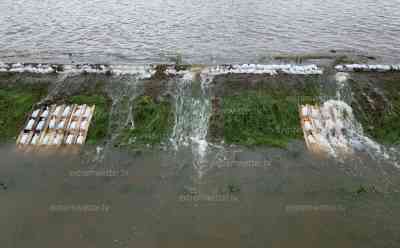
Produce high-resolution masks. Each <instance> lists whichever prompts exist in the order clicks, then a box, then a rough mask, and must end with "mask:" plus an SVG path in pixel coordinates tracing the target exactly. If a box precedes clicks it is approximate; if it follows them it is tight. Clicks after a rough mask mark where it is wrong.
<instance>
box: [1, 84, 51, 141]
mask: <svg viewBox="0 0 400 248" xmlns="http://www.w3.org/2000/svg"><path fill="white" fill-rule="evenodd" d="M46 94H47V86H45V87H44V86H43V85H39V84H38V85H29V86H24V87H22V86H20V87H7V88H2V89H0V141H6V140H9V139H13V138H15V137H16V136H18V132H19V130H20V129H21V127H22V126H23V125H24V122H25V119H26V116H27V114H28V113H29V112H30V111H31V110H32V107H33V106H34V105H35V104H36V103H37V102H38V101H39V100H40V99H41V98H42V97H44V96H45V95H46Z"/></svg>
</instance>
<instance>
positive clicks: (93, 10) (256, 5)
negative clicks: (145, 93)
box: [0, 0, 400, 63]
mask: <svg viewBox="0 0 400 248" xmlns="http://www.w3.org/2000/svg"><path fill="white" fill-rule="evenodd" d="M0 9H1V11H0V24H1V25H0V60H3V61H30V62H32V61H47V62H49V61H52V62H68V61H69V60H71V59H72V60H74V61H76V62H77V61H79V62H92V63H94V62H108V63H121V62H123V63H142V62H165V61H168V58H169V57H170V56H175V55H176V54H177V53H179V54H182V55H183V58H184V59H185V60H186V61H187V62H201V63H212V62H216V63H217V62H220V63H221V62H247V61H255V60H257V59H259V58H262V57H263V56H268V55H270V54H276V53H294V52H296V53H304V52H305V53H307V52H318V51H327V50H329V49H346V50H347V49H348V50H356V51H360V52H363V53H371V54H374V55H378V56H382V57H383V58H384V59H385V60H393V59H394V60H396V59H399V58H400V55H399V54H400V53H399V52H400V46H399V40H400V32H399V31H400V7H399V1H398V0H382V1H374V0H358V1H357V0H356V1H355V0H342V1H337V0H336V1H322V0H279V1H278V0H272V1H262V0H247V1H238V0H219V1H213V0H202V1H188V0H135V1H130V0H118V1H116V0H89V1H78V0H68V1H67V0H58V1H51V0H44V1H43V0H2V1H1V2H0ZM69 53H72V54H73V56H72V58H70V57H69Z"/></svg>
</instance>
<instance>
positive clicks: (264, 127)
mask: <svg viewBox="0 0 400 248" xmlns="http://www.w3.org/2000/svg"><path fill="white" fill-rule="evenodd" d="M316 83H317V82H313V81H311V82H307V83H306V84H305V85H304V87H303V88H301V89H296V90H295V91H293V89H290V88H286V87H284V86H282V87H273V88H269V89H262V90H247V91H243V92H241V93H239V94H236V95H230V96H224V97H222V103H221V111H220V118H211V120H212V122H214V123H211V126H214V127H216V128H221V129H222V136H223V140H224V141H225V142H226V143H228V144H239V145H245V146H257V145H266V146H273V147H280V148H285V147H286V146H287V144H288V143H289V142H290V141H291V140H293V139H301V138H302V136H303V133H302V130H301V127H300V120H299V113H298V103H299V101H300V102H302V103H314V102H316V101H318V95H319V90H318V84H316ZM218 122H219V124H218Z"/></svg>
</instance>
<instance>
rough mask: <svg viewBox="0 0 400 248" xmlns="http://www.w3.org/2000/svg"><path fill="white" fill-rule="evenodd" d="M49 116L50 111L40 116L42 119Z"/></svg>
mask: <svg viewBox="0 0 400 248" xmlns="http://www.w3.org/2000/svg"><path fill="white" fill-rule="evenodd" d="M48 116H49V110H47V109H46V110H45V111H44V112H43V113H42V114H41V115H40V117H43V118H47V117H48Z"/></svg>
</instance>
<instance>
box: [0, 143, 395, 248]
mask: <svg viewBox="0 0 400 248" xmlns="http://www.w3.org/2000/svg"><path fill="white" fill-rule="evenodd" d="M0 158H1V162H0V164H1V166H0V182H1V185H0V186H1V187H0V206H1V211H0V233H1V235H0V244H1V247H5V248H6V247H7V248H8V247H10V248H13V247H31V248H36V247H38V248H39V247H40V248H45V247H60V248H63V247H76V248H80V247H86V248H87V247H96V248H101V247H107V248H111V247H121V248H125V247H174V248H179V247H182V248H183V247H193V248H194V247H229V248H233V247H307V248H308V247H399V245H400V236H399V235H398V234H399V230H400V210H399V207H400V197H399V193H398V192H399V189H400V187H399V186H400V180H399V178H400V177H399V175H400V173H399V171H398V169H396V168H395V167H394V166H393V165H391V164H385V163H383V162H380V161H376V160H372V159H370V158H369V157H368V156H366V155H363V154H360V155H358V156H357V157H355V158H352V159H347V160H345V161H343V162H338V161H334V160H330V159H319V158H315V157H313V156H311V155H310V154H309V153H308V152H306V150H305V148H304V145H303V144H300V143H299V144H292V145H291V146H290V147H289V148H288V150H278V149H271V148H257V149H255V150H250V149H245V148H226V149H225V150H224V152H223V155H221V154H220V155H218V156H215V157H214V159H212V160H208V164H207V165H205V167H204V166H203V168H207V170H206V171H205V172H204V173H203V174H202V176H201V177H199V173H198V171H196V168H197V167H195V166H193V161H192V153H191V152H190V151H189V150H188V151H185V150H184V149H183V150H181V151H179V152H172V151H160V150H151V151H146V152H142V153H138V152H136V153H132V152H128V151H122V150H108V151H106V152H104V153H103V152H101V153H98V154H96V149H95V148H93V147H87V148H85V150H83V151H81V152H80V153H79V154H73V153H69V152H68V151H64V152H63V153H61V154H60V153H57V154H50V153H46V154H32V153H23V152H21V151H16V150H15V148H14V145H2V146H0ZM361 186H363V187H361Z"/></svg>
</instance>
